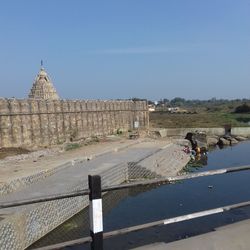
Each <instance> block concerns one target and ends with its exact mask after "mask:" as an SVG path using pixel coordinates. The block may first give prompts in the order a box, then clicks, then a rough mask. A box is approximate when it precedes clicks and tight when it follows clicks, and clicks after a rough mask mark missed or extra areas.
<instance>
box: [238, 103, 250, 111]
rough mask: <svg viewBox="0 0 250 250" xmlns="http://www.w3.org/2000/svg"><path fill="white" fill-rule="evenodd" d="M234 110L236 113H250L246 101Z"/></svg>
mask: <svg viewBox="0 0 250 250" xmlns="http://www.w3.org/2000/svg"><path fill="white" fill-rule="evenodd" d="M234 112H235V113H250V107H249V106H248V105H247V104H246V103H244V104H242V105H240V106H238V107H237V108H236V109H235V111H234Z"/></svg>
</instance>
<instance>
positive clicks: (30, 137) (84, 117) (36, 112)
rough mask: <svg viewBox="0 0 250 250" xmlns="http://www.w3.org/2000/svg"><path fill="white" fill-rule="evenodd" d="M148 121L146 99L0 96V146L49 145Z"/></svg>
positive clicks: (127, 127)
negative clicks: (49, 98)
mask: <svg viewBox="0 0 250 250" xmlns="http://www.w3.org/2000/svg"><path fill="white" fill-rule="evenodd" d="M135 121H138V122H139V126H140V127H146V126H147V124H148V109H147V103H146V101H135V102H134V101H131V100H122V101H117V100H115V101H99V100H91V101H87V100H35V99H0V148H1V147H21V146H22V147H34V146H49V145H55V144H60V143H63V142H65V141H67V140H77V139H81V138H87V137H90V136H96V135H108V134H112V133H115V132H116V131H117V129H123V130H128V129H132V128H133V126H134V122H135Z"/></svg>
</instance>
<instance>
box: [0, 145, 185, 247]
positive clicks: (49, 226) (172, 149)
mask: <svg viewBox="0 0 250 250" xmlns="http://www.w3.org/2000/svg"><path fill="white" fill-rule="evenodd" d="M181 150H182V146H180V145H175V144H170V145H169V146H167V147H164V145H163V143H162V142H159V143H156V142H154V143H152V142H143V143H141V144H138V145H136V146H132V147H130V148H127V149H125V150H122V151H119V152H112V153H109V154H105V155H102V156H100V157H98V158H95V159H93V160H91V161H87V162H81V163H79V162H78V163H76V164H75V166H74V168H72V167H69V168H64V169H62V170H61V171H58V172H56V173H55V174H54V175H52V176H49V177H47V178H45V179H44V180H42V181H40V182H38V183H36V184H32V185H30V186H27V187H25V188H23V189H21V190H19V191H16V192H13V193H11V194H8V195H6V196H5V197H3V198H2V199H1V200H2V201H12V200H20V199H24V198H26V199H27V198H33V197H37V196H43V195H46V194H56V193H61V192H68V191H73V190H78V189H82V188H87V185H88V184H87V176H88V174H100V175H101V176H102V184H103V185H104V186H108V185H111V184H120V183H122V182H124V181H126V180H128V178H131V176H132V173H136V175H139V176H145V173H148V174H151V176H152V177H155V176H163V175H165V173H164V171H162V170H161V171H160V169H163V166H165V168H167V169H168V168H169V167H170V165H169V164H168V161H166V160H165V159H164V157H163V156H164V155H165V156H166V157H167V158H169V157H170V158H171V159H173V162H174V159H175V167H174V168H173V167H171V168H172V173H173V174H174V173H176V172H178V171H179V170H181V169H182V168H183V167H184V166H185V165H186V163H187V162H188V161H189V156H188V155H185V153H184V152H182V151H181ZM155 154H156V155H158V156H159V157H161V164H160V165H161V166H160V168H159V169H157V171H156V169H155V168H154V169H153V168H151V169H150V166H151V163H152V162H154V160H155V159H156V158H155ZM151 157H153V158H151ZM157 158H158V157H157ZM152 159H153V160H152ZM147 161H149V162H148V163H147ZM128 162H133V163H136V164H132V165H129V164H127V163H128ZM158 164H159V163H158ZM165 164H166V165H165ZM154 170H155V171H154ZM174 171H176V172H174ZM140 173H141V174H140ZM86 206H88V197H87V196H84V197H77V198H70V199H63V200H58V201H51V202H45V203H42V204H39V205H37V204H36V205H30V206H25V207H19V208H16V209H15V208H12V209H3V210H1V215H0V216H1V217H3V218H5V219H3V220H2V221H1V222H0V249H5V250H8V249H11V250H15V249H18V250H19V249H25V248H26V247H28V246H29V245H31V244H32V243H34V242H35V241H37V240H38V239H40V238H41V237H43V236H44V235H45V234H47V233H48V232H50V231H51V230H53V229H54V228H55V227H57V226H58V225H60V224H62V223H63V222H64V221H66V220H67V219H69V218H70V217H72V216H73V215H75V214H76V213H78V212H79V211H80V210H81V209H83V208H84V207H86Z"/></svg>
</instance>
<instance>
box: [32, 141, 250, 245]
mask: <svg viewBox="0 0 250 250" xmlns="http://www.w3.org/2000/svg"><path fill="white" fill-rule="evenodd" d="M200 162H203V164H204V163H206V164H207V165H205V166H203V167H202V168H201V167H200V168H191V170H192V171H207V170H212V169H219V168H227V167H232V166H242V165H248V164H250V142H244V143H241V144H238V145H237V146H234V147H228V148H224V149H218V148H216V149H214V150H212V151H210V152H209V153H208V158H207V160H206V159H205V160H204V159H203V160H201V161H200ZM249 180H250V171H243V172H237V173H232V174H226V175H220V176H210V177H202V178H197V179H193V180H187V181H183V182H181V183H177V184H175V185H164V186H157V187H147V188H144V189H141V188H140V189H135V188H133V189H130V190H122V191H119V192H114V193H112V194H109V195H108V196H107V197H106V198H105V199H104V204H106V205H104V206H105V208H104V214H105V216H104V231H111V230H115V229H118V228H123V227H129V226H133V225H138V224H143V223H147V222H152V221H155V220H161V219H165V218H171V217H174V216H178V215H183V214H188V213H192V212H197V211H201V210H205V209H210V208H215V207H220V206H224V205H229V204H233V203H238V202H243V201H248V200H250V181H249ZM208 186H213V188H212V189H211V188H208ZM105 200H106V201H105ZM87 218H88V214H87V211H86V210H84V211H83V212H81V213H79V214H78V215H76V216H75V217H73V218H72V219H71V220H69V221H68V222H67V223H65V224H64V225H63V226H61V227H59V228H58V229H56V230H54V231H53V232H52V233H51V234H50V235H49V236H47V237H44V238H43V239H42V240H41V241H39V242H38V243H37V244H36V246H41V245H46V244H52V243H56V242H60V241H65V240H72V239H77V238H80V237H82V236H86V235H88V229H87V228H88V227H87V226H85V227H84V226H83V224H85V225H86V221H87ZM246 218H250V208H249V207H247V208H242V209H236V210H233V211H230V212H227V213H224V214H219V215H211V216H207V217H204V218H199V219H195V220H191V221H186V222H180V223H176V224H172V225H167V226H158V227H154V228H150V229H146V230H143V231H139V232H134V233H129V234H127V235H123V236H119V237H114V238H110V239H108V240H105V242H104V244H105V249H130V248H134V247H138V246H142V245H145V244H150V243H153V242H159V241H164V242H171V241H174V240H178V239H182V238H186V237H190V236H193V235H197V234H201V233H204V232H209V231H212V230H214V228H216V227H218V226H221V225H225V224H229V223H232V222H236V221H239V220H243V219H246ZM82 222H85V223H82ZM66 249H89V246H88V245H85V246H81V247H80V246H79V247H68V248H66Z"/></svg>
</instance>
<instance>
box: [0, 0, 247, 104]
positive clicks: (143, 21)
mask: <svg viewBox="0 0 250 250" xmlns="http://www.w3.org/2000/svg"><path fill="white" fill-rule="evenodd" d="M0 32H1V33H0V77H1V79H0V87H1V88H0V97H6V98H10V97H16V98H26V97H27V95H28V93H29V90H30V88H31V86H32V83H33V81H34V79H35V76H36V74H37V73H38V72H39V69H40V61H41V60H43V63H44V68H45V70H46V71H47V72H48V74H49V76H50V78H51V79H52V82H53V84H54V86H55V88H56V90H57V92H58V94H59V95H60V97H61V98H63V99H118V98H119V99H128V98H132V97H138V98H147V99H150V100H159V99H161V98H167V99H172V98H174V97H182V98H186V99H210V98H213V97H215V98H218V99H219V98H225V99H227V98H228V99H235V98H250V0H209V1H207V0H105V1H101V0H91V1H90V0H89V1H87V0H60V1H59V0H43V1H41V0H39V1H38V0H25V1H18V0H1V1H0Z"/></svg>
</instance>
